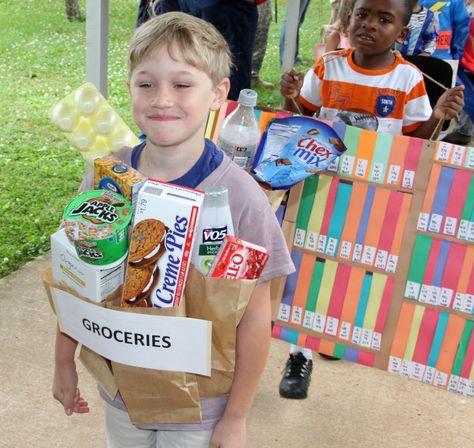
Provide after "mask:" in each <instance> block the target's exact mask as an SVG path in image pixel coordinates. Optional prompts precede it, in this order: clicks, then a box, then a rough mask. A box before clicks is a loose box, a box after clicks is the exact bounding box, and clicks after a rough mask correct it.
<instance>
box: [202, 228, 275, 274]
mask: <svg viewBox="0 0 474 448" xmlns="http://www.w3.org/2000/svg"><path fill="white" fill-rule="evenodd" d="M268 257H269V254H268V251H267V249H265V248H264V247H262V246H258V245H257V244H253V243H249V242H248V241H244V240H241V239H240V238H236V237H235V236H231V235H227V236H226V237H225V239H224V241H223V242H222V244H221V246H220V248H219V252H218V253H217V255H216V257H215V258H214V261H213V263H212V265H211V269H210V271H209V276H210V277H220V278H230V279H247V280H254V279H257V278H259V277H260V274H261V273H262V271H263V268H264V267H265V263H266V262H267V260H268Z"/></svg>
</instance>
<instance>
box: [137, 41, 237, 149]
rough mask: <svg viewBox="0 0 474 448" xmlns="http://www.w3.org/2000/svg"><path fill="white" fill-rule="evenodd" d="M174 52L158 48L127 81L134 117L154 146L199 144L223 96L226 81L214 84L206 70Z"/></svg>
mask: <svg viewBox="0 0 474 448" xmlns="http://www.w3.org/2000/svg"><path fill="white" fill-rule="evenodd" d="M176 55H177V56H178V60H174V59H172V58H171V56H170V55H169V53H168V50H167V49H166V48H159V49H157V50H155V51H153V52H152V53H151V54H150V55H149V56H148V57H147V58H145V59H144V60H143V61H141V62H140V63H139V64H138V65H137V67H136V68H135V70H134V71H133V73H132V76H131V79H130V81H129V91H130V96H131V101H132V109H133V116H134V119H135V122H136V123H137V125H138V126H139V128H140V129H141V130H142V131H143V132H144V133H145V135H146V136H147V140H148V141H149V142H150V143H152V144H153V145H155V146H158V147H176V146H179V145H182V144H183V143H184V144H185V145H191V146H195V145H200V146H202V144H203V136H204V127H205V125H206V122H207V116H208V113H209V111H210V110H217V109H218V108H219V107H220V106H221V104H222V102H223V101H224V100H225V99H226V97H227V92H228V89H229V80H228V79H227V78H226V79H224V80H223V81H221V83H220V84H219V85H217V86H213V84H212V81H211V79H210V77H209V76H208V75H207V74H206V73H205V72H203V71H201V70H199V69H198V68H196V67H193V66H191V65H189V64H187V63H186V62H184V61H183V60H182V58H181V56H180V53H179V52H176ZM200 146H199V147H200Z"/></svg>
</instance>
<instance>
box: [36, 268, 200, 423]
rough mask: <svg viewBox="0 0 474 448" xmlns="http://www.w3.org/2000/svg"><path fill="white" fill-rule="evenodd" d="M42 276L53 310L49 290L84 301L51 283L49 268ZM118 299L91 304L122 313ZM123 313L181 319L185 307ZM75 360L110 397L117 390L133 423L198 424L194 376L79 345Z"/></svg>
mask: <svg viewBox="0 0 474 448" xmlns="http://www.w3.org/2000/svg"><path fill="white" fill-rule="evenodd" d="M42 277H43V283H44V286H45V288H46V292H47V295H48V300H49V302H50V304H51V307H52V309H53V311H54V301H53V299H52V293H51V289H50V288H51V287H54V288H58V289H62V290H64V291H66V292H68V293H70V294H72V295H74V296H75V297H79V298H81V299H83V300H86V301H88V300H87V299H86V298H84V297H80V296H78V295H77V293H76V292H75V291H73V290H72V289H71V288H68V287H66V286H64V285H58V284H55V283H54V281H53V276H52V270H51V269H47V270H45V271H44V272H43V275H42ZM120 298H121V291H116V292H115V293H114V294H112V295H111V296H109V297H108V299H107V300H106V301H104V302H101V303H95V302H91V303H95V304H96V305H97V306H102V307H107V308H111V309H115V310H119V311H123V308H120V307H119V306H118V305H119V304H120ZM89 302H90V301H89ZM127 312H136V313H144V314H156V315H162V316H179V317H184V313H185V307H184V304H183V305H182V306H180V307H176V308H163V309H161V310H157V309H150V308H127ZM79 359H80V361H81V362H82V363H83V364H84V366H85V367H86V369H87V370H88V371H89V373H90V374H91V375H92V376H93V377H94V379H95V380H96V381H97V382H98V383H99V384H100V386H101V387H102V388H103V389H104V390H105V391H106V392H107V394H108V395H109V396H110V398H112V399H113V398H115V396H116V395H117V391H120V394H121V396H122V399H123V401H124V403H125V405H126V406H127V410H128V413H129V415H130V419H131V420H132V422H133V423H135V424H140V423H141V424H146V423H199V422H201V407H200V402H199V392H198V386H197V381H196V377H195V375H193V374H189V373H183V372H168V371H162V370H151V369H142V368H139V367H133V366H127V365H123V364H119V363H115V362H110V361H109V360H107V359H105V358H104V357H102V356H100V355H98V354H97V353H95V352H93V351H92V350H90V349H88V348H87V347H84V346H81V350H80V354H79Z"/></svg>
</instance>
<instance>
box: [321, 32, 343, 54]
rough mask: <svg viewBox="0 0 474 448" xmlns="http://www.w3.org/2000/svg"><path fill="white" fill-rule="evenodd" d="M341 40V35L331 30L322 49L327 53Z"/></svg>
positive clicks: (336, 46) (337, 45)
mask: <svg viewBox="0 0 474 448" xmlns="http://www.w3.org/2000/svg"><path fill="white" fill-rule="evenodd" d="M340 42H341V36H340V34H339V31H333V32H332V33H331V34H330V35H329V36H328V37H327V39H326V47H325V49H324V51H325V52H326V53H327V52H328V51H334V50H335V49H336V48H338V47H339V43H340Z"/></svg>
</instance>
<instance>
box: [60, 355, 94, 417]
mask: <svg viewBox="0 0 474 448" xmlns="http://www.w3.org/2000/svg"><path fill="white" fill-rule="evenodd" d="M53 397H54V398H55V399H56V400H58V401H59V402H60V403H61V404H62V405H63V406H64V412H65V413H66V415H68V416H69V415H72V414H73V412H77V413H78V414H84V413H86V412H89V405H88V403H87V401H86V400H84V398H82V397H81V393H80V391H79V389H78V388H77V372H76V365H75V363H74V362H72V363H66V364H62V365H57V364H56V368H55V371H54V381H53Z"/></svg>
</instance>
